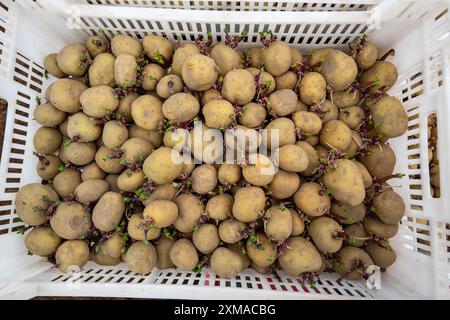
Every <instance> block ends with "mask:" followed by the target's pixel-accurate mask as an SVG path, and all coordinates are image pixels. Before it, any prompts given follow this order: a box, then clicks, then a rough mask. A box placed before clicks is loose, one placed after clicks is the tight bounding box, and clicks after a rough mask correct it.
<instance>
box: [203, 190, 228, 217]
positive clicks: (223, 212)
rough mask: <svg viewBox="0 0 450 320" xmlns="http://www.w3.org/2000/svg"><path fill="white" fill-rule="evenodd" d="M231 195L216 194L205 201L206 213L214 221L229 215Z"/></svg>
mask: <svg viewBox="0 0 450 320" xmlns="http://www.w3.org/2000/svg"><path fill="white" fill-rule="evenodd" d="M232 207H233V197H232V196H231V195H229V194H228V193H222V194H218V195H216V196H214V197H212V198H210V199H209V200H208V202H207V203H206V213H207V214H208V216H209V217H210V218H211V219H213V220H216V221H222V220H225V219H227V218H228V217H229V216H231V210H232Z"/></svg>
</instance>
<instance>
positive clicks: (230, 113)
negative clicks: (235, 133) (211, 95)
mask: <svg viewBox="0 0 450 320" xmlns="http://www.w3.org/2000/svg"><path fill="white" fill-rule="evenodd" d="M202 113H203V116H204V117H205V123H206V125H207V126H208V127H210V128H217V129H225V128H227V127H228V126H229V125H230V124H231V123H232V122H233V121H234V120H235V113H234V107H233V105H232V104H231V103H230V102H228V101H227V100H225V99H214V100H211V101H209V102H208V103H207V104H205V105H204V106H203V109H202Z"/></svg>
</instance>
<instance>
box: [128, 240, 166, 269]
mask: <svg viewBox="0 0 450 320" xmlns="http://www.w3.org/2000/svg"><path fill="white" fill-rule="evenodd" d="M157 259H158V258H157V256H156V249H155V247H154V246H153V245H152V244H151V243H144V242H142V241H138V242H135V243H133V244H132V245H131V246H130V247H129V248H128V250H127V252H126V254H125V259H124V260H125V262H126V264H127V266H128V268H129V269H130V270H131V271H132V272H136V273H139V274H141V275H146V274H149V273H150V272H151V271H152V269H153V267H154V266H155V265H156V261H157Z"/></svg>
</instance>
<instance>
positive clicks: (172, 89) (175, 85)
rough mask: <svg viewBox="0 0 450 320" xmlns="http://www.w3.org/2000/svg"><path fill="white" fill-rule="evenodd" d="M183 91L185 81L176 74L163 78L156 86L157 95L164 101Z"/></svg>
mask: <svg viewBox="0 0 450 320" xmlns="http://www.w3.org/2000/svg"><path fill="white" fill-rule="evenodd" d="M181 91H183V80H181V78H180V77H179V76H177V75H175V74H169V75H167V76H164V77H162V78H161V79H160V80H159V81H158V84H157V85H156V93H157V94H158V96H160V97H161V98H163V99H167V98H169V97H170V96H172V95H174V94H176V93H179V92H181Z"/></svg>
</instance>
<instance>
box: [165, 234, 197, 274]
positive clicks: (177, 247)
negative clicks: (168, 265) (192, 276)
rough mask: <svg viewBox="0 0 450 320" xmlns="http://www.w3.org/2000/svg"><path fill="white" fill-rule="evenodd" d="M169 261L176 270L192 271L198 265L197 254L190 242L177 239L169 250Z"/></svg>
mask: <svg viewBox="0 0 450 320" xmlns="http://www.w3.org/2000/svg"><path fill="white" fill-rule="evenodd" d="M170 260H172V262H173V264H174V265H175V266H176V267H177V269H180V270H185V271H192V270H193V269H194V268H195V267H196V266H197V264H198V253H197V250H196V249H195V247H194V245H193V244H192V242H191V241H190V240H188V239H179V240H177V241H176V242H175V243H174V244H173V245H172V247H171V248H170Z"/></svg>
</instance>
